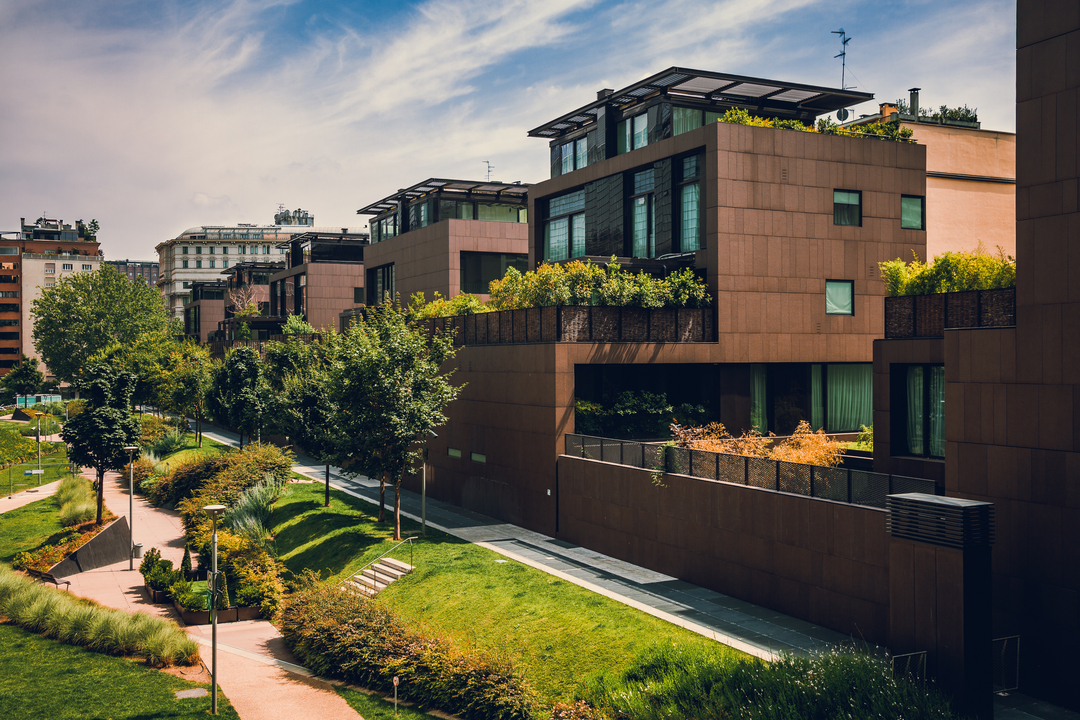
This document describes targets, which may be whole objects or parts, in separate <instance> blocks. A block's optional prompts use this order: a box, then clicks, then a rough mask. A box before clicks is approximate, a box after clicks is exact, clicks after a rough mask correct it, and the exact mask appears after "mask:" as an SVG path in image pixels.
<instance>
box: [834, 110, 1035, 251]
mask: <svg viewBox="0 0 1080 720" xmlns="http://www.w3.org/2000/svg"><path fill="white" fill-rule="evenodd" d="M919 90H920V88H912V89H911V90H910V91H909V92H910V95H909V101H908V107H907V108H906V109H907V110H909V111H910V114H909V113H900V112H899V109H898V108H897V105H896V104H895V103H881V104H880V105H879V112H878V113H876V114H874V115H869V116H863V117H860V118H859V119H858V120H855V121H853V122H850V123H848V124H847V127H850V128H852V129H856V128H857V126H858V125H862V124H866V123H871V122H898V123H899V124H900V126H901V127H904V128H910V129H911V131H912V137H913V138H914V139H915V140H917V141H918V142H919V144H920V145H925V146H926V198H925V201H923V200H922V199H921V198H911V199H909V200H907V201H906V205H905V210H904V217H903V218H902V221H903V223H904V226H905V227H911V228H914V229H919V228H922V229H925V230H926V253H927V257H925V258H923V257H920V259H922V260H928V259H932V258H934V257H936V256H938V255H941V254H942V253H946V252H955V251H958V250H974V249H975V248H976V247H978V245H979V244H980V243H981V244H982V245H983V247H984V248H985V249H986V250H987V251H988V252H995V251H996V249H997V248H999V247H1000V248H1001V249H1002V251H1003V252H1005V253H1006V254H1007V255H1015V254H1016V133H1010V132H1002V131H1000V130H984V129H983V128H982V125H981V124H980V123H979V122H978V121H976V120H969V121H965V120H949V119H943V118H934V117H932V116H927V115H923V114H922V112H924V111H923V110H920V108H919ZM901 259H903V260H905V261H910V260H911V259H912V257H911V254H910V253H908V254H907V255H904V256H902V258H901Z"/></svg>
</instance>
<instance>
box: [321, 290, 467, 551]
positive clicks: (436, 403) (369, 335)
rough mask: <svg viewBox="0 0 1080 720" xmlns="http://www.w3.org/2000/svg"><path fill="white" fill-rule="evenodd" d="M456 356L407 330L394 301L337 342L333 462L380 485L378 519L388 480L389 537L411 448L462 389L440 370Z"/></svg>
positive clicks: (397, 523)
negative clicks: (391, 504) (391, 506)
mask: <svg viewBox="0 0 1080 720" xmlns="http://www.w3.org/2000/svg"><path fill="white" fill-rule="evenodd" d="M453 356H454V348H453V337H452V336H451V335H449V334H444V333H436V334H435V335H434V336H433V337H432V336H429V335H428V333H427V332H426V331H425V330H423V329H421V328H417V327H414V326H410V324H409V323H408V321H407V316H406V313H405V312H404V311H403V310H402V309H401V308H400V307H398V306H397V304H396V303H386V304H383V305H380V306H378V307H376V308H371V309H369V310H368V312H367V314H366V316H365V317H364V318H362V319H361V320H360V321H359V322H357V323H354V324H353V325H352V326H351V327H350V328H349V330H348V331H347V332H346V333H345V334H344V335H343V336H341V350H340V355H339V359H338V361H337V362H336V363H334V365H333V366H332V369H331V371H330V398H331V401H332V403H333V405H334V416H333V417H334V422H333V424H334V425H335V426H336V428H337V433H338V437H339V438H340V444H339V446H338V450H337V456H338V464H339V465H341V466H342V467H343V468H345V469H346V470H347V471H349V472H354V473H358V472H366V473H367V474H368V475H369V476H374V475H378V477H379V479H380V493H379V520H380V521H382V520H383V518H384V514H383V505H384V503H383V497H384V495H385V490H386V478H387V477H390V478H392V479H393V480H394V539H396V540H400V539H401V481H402V479H403V478H404V476H405V473H406V472H408V470H409V468H410V467H411V465H412V463H413V461H414V460H415V459H416V458H417V457H418V455H419V454H418V453H417V452H416V451H413V450H412V447H413V445H414V444H415V443H417V442H423V441H425V440H426V439H427V437H428V435H429V434H430V433H431V432H432V431H433V430H434V429H435V428H436V427H438V426H440V425H442V424H443V423H445V422H446V416H445V415H444V414H443V411H444V410H445V408H446V406H447V405H448V404H449V403H450V402H451V401H452V400H453V399H454V398H456V397H457V395H458V392H459V391H460V389H461V388H460V387H458V386H454V385H451V384H450V376H451V374H452V371H451V372H442V371H441V366H442V364H443V363H444V362H445V361H447V360H449V359H451V358H452V357H453Z"/></svg>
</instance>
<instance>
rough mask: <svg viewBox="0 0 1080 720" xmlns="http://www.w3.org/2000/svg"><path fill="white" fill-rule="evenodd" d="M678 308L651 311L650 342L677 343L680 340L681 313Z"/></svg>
mask: <svg viewBox="0 0 1080 720" xmlns="http://www.w3.org/2000/svg"><path fill="white" fill-rule="evenodd" d="M680 312H682V311H681V310H678V309H676V308H655V309H653V310H649V341H650V342H676V341H677V340H678V339H679V313H680Z"/></svg>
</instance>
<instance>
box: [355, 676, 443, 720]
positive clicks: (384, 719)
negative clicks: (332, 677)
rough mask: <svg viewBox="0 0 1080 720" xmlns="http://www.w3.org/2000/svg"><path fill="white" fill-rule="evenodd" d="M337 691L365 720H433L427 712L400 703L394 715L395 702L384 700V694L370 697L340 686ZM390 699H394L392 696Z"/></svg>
mask: <svg viewBox="0 0 1080 720" xmlns="http://www.w3.org/2000/svg"><path fill="white" fill-rule="evenodd" d="M334 689H335V690H337V694H338V695H340V696H341V697H342V698H343V699H344V700H345V702H347V703H349V707H351V708H352V709H353V710H355V711H356V712H358V713H360V717H362V718H363V719H364V720H395V718H399V719H401V720H431V718H432V716H431V715H428V714H427V713H425V712H421V711H419V710H417V709H415V708H413V707H406V706H404V705H402V704H401V703H398V714H397V715H396V716H395V715H394V701H393V700H389V701H388V700H383V699H382V698H383V695H382V693H376V694H375V695H368V694H367V693H362V692H357V691H356V690H350V689H349V688H346V687H341V686H340V685H336V686H334ZM390 697H393V695H391V696H390Z"/></svg>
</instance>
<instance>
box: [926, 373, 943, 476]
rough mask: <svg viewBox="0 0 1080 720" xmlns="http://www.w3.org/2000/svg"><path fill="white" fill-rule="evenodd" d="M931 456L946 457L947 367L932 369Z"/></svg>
mask: <svg viewBox="0 0 1080 720" xmlns="http://www.w3.org/2000/svg"><path fill="white" fill-rule="evenodd" d="M929 400H930V407H929V408H928V409H929V411H930V413H929V414H930V454H931V455H933V456H936V457H945V367H944V366H943V365H935V366H933V367H931V368H930V398H929Z"/></svg>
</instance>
